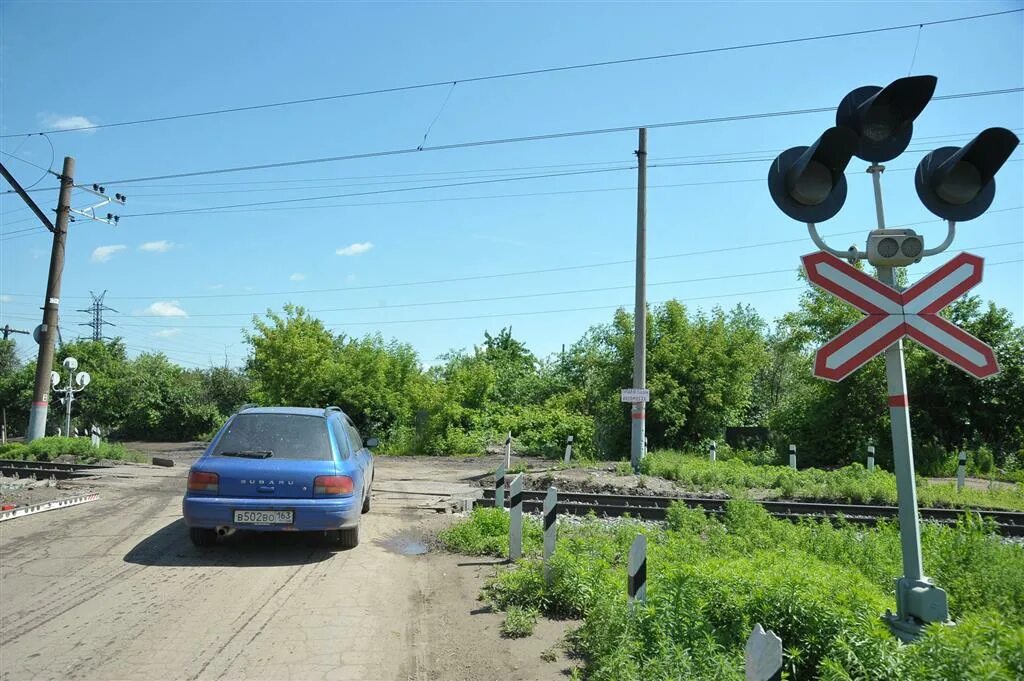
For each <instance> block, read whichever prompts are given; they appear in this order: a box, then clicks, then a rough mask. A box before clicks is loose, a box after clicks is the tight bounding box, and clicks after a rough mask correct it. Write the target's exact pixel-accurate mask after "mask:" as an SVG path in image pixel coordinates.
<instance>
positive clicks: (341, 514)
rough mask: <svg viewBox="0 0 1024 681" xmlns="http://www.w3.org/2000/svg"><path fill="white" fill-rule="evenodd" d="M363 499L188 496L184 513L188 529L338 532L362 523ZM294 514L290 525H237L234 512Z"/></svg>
mask: <svg viewBox="0 0 1024 681" xmlns="http://www.w3.org/2000/svg"><path fill="white" fill-rule="evenodd" d="M361 507H362V500H361V499H360V498H359V496H358V495H352V496H351V497H344V498H340V499H261V498H243V497H201V496H186V497H185V498H184V499H183V500H182V502H181V512H182V515H184V516H185V524H186V525H188V526H189V527H211V528H212V527H233V528H236V529H239V530H255V531H257V532H288V531H307V530H337V529H340V528H346V527H355V526H356V525H358V524H359V516H360V515H361V513H360V510H361ZM236 510H239V511H254V510H260V511H294V516H293V520H294V522H293V523H292V524H291V525H249V524H236V523H235V522H234V515H235V514H234V511H236Z"/></svg>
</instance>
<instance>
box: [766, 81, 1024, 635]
mask: <svg viewBox="0 0 1024 681" xmlns="http://www.w3.org/2000/svg"><path fill="white" fill-rule="evenodd" d="M936 82H937V79H936V78H935V77H934V76H914V77H910V78H900V79H899V80H897V81H895V82H893V83H891V84H890V85H888V86H886V87H879V86H876V85H871V86H865V87H861V88H857V89H856V90H854V91H852V92H850V93H849V94H848V95H846V97H844V98H843V100H842V102H841V103H840V105H839V107H838V109H837V111H836V127H834V128H830V129H829V130H827V131H826V132H825V134H824V135H822V137H821V138H820V139H819V140H818V142H817V143H815V145H813V146H811V147H795V148H793V149H789V150H787V151H784V152H783V153H782V154H780V155H779V157H778V158H776V159H775V161H774V162H773V163H772V166H771V168H770V170H769V172H768V188H769V191H770V192H771V196H772V199H774V201H775V203H776V205H777V206H778V207H779V209H780V210H782V212H783V213H785V214H786V215H787V216H789V217H790V218H792V219H794V220H797V221H799V222H804V223H806V225H807V231H808V233H809V234H810V237H811V239H812V240H813V241H814V243H815V245H816V246H818V248H820V249H821V250H822V251H824V252H825V253H820V254H813V255H811V256H805V259H804V262H805V266H807V265H808V263H809V262H810V263H812V264H813V265H814V266H815V271H814V276H813V277H811V271H810V269H808V276H809V278H812V281H814V283H815V284H816V285H818V286H821V287H822V288H826V289H827V290H829V291H830V292H832V293H834V294H836V295H839V296H840V297H842V298H843V299H844V300H847V301H848V302H852V301H857V303H854V304H855V305H856V306H857V307H858V308H859V309H861V310H862V311H865V312H867V313H868V314H869V315H870V316H871V317H872V320H871V321H865V320H862V322H859V323H858V324H855V325H854V326H853V327H850V328H848V329H847V330H845V331H844V332H843V333H841V334H840V335H839V336H837V337H836V338H834V339H833V340H832V341H830V342H829V343H827V344H826V345H825V346H824V347H823V348H822V349H821V350H819V353H818V356H817V357H816V360H815V369H814V373H815V375H816V376H819V377H821V378H826V379H829V380H842V379H843V378H845V377H846V376H847V375H849V373H852V371H854V370H856V368H857V367H859V366H861V365H863V363H864V362H866V361H867V360H868V359H870V358H871V357H872V356H874V355H875V354H878V353H879V352H882V351H883V350H884V352H885V372H886V381H887V384H888V386H887V387H888V396H889V397H888V402H889V417H890V428H891V433H892V450H893V467H894V469H895V473H896V486H897V498H898V504H899V525H900V542H901V547H902V553H903V576H902V577H900V578H899V579H897V580H896V614H893V613H891V612H889V613H886V616H885V619H886V621H887V622H888V624H889V627H890V629H891V630H892V631H893V633H894V634H896V636H898V637H899V638H901V639H902V640H904V641H912V640H914V639H916V638H917V637H918V636H919V635H920V633H921V631H922V629H923V627H924V625H926V624H928V623H930V622H947V621H948V620H949V606H948V602H947V597H946V592H945V591H943V590H942V589H940V588H939V587H937V586H935V585H934V584H932V582H931V580H930V579H929V578H928V577H926V576H925V574H924V568H923V565H922V559H921V536H920V527H919V524H918V522H919V521H918V514H917V490H916V488H915V481H914V458H913V447H912V441H911V431H910V412H909V404H908V400H907V387H906V372H905V370H904V364H903V340H902V338H903V336H910V337H913V338H915V339H916V340H918V341H919V342H921V343H922V344H924V345H925V346H926V347H928V348H929V349H931V350H932V351H934V352H937V353H938V354H940V355H941V356H943V357H945V358H947V359H950V361H953V362H954V363H955V364H956V365H957V366H960V367H961V368H963V369H964V370H965V371H968V372H969V373H972V374H973V375H975V376H977V377H979V378H982V377H987V376H990V375H992V374H994V373H995V372H996V371H998V365H997V364H996V362H995V356H994V354H992V352H991V348H988V346H985V345H984V344H983V343H981V341H978V340H977V339H975V338H973V337H972V336H970V335H969V334H967V333H966V332H964V331H962V330H961V329H959V328H956V327H954V326H953V325H952V324H949V323H948V322H946V321H944V320H941V319H940V318H939V315H938V312H939V311H940V310H941V309H942V308H943V307H945V305H948V304H949V302H951V301H952V300H953V299H954V298H955V297H958V296H959V295H961V294H962V293H963V292H964V291H965V290H967V288H970V286H971V285H973V283H976V282H977V281H978V280H980V276H981V259H980V258H977V256H970V255H968V254H961V255H960V256H957V258H955V259H954V260H959V261H960V263H947V265H945V266H943V267H942V268H939V270H936V272H934V273H933V274H932V275H929V277H926V278H925V280H923V281H922V282H920V283H919V284H917V285H915V287H914V290H913V291H908V292H907V296H906V297H904V295H903V291H902V290H901V289H900V288H899V287H898V286H897V285H896V281H895V275H894V271H893V268H894V267H901V266H906V265H909V264H911V263H915V262H920V261H921V259H922V258H925V257H928V256H931V255H937V254H938V253H941V252H943V251H944V250H946V249H947V248H949V246H950V245H951V244H952V242H953V237H954V236H955V233H956V222H955V221H957V220H960V221H963V220H971V219H974V218H976V217H978V216H979V215H981V214H982V213H984V212H985V210H987V209H988V207H989V205H991V203H992V199H993V197H994V196H995V181H994V179H993V178H994V176H995V174H996V172H998V171H999V169H1000V168H1001V167H1002V166H1003V164H1004V163H1005V162H1006V160H1007V159H1008V158H1009V156H1010V154H1011V153H1012V152H1013V150H1014V149H1015V148H1016V147H1017V144H1018V143H1019V140H1018V139H1017V137H1016V135H1014V134H1013V133H1012V132H1010V131H1009V130H1006V129H1003V128H989V129H988V130H985V131H984V132H982V133H981V134H980V135H978V136H977V137H976V138H974V140H972V141H971V142H969V143H968V144H966V145H965V146H963V147H960V148H957V147H943V148H941V149H937V150H935V151H933V152H932V153H930V154H928V156H926V157H925V158H924V159H923V160H922V161H921V164H920V165H919V166H918V168H917V173H916V177H915V186H916V188H917V194H918V196H919V197H920V199H921V202H922V203H923V204H924V205H925V207H926V208H928V210H930V211H931V212H932V213H934V214H936V215H938V216H939V217H941V218H944V219H945V220H947V225H948V229H947V234H946V238H945V239H944V240H943V242H942V243H941V244H939V245H938V246H936V247H934V248H925V244H924V239H923V237H922V236H920V235H919V234H917V233H916V232H914V231H913V230H910V229H886V227H885V214H884V211H883V207H882V184H881V176H882V172H883V171H884V170H885V167H884V166H882V165H880V162H882V161H889V160H892V159H894V158H896V157H897V156H899V155H900V154H901V153H903V151H904V150H906V148H907V146H908V145H909V144H910V140H911V137H912V136H913V122H914V120H915V119H916V118H917V117H918V116H919V115H920V114H921V112H922V111H923V110H924V108H925V107H926V106H927V104H928V102H929V100H930V99H931V97H932V94H933V93H934V91H935V85H936ZM840 129H841V130H845V131H847V133H846V134H845V135H844V134H842V133H839V132H835V131H837V130H840ZM851 139H852V141H851ZM851 145H852V148H851ZM849 155H855V156H857V157H858V158H861V159H863V160H865V161H869V162H870V165H869V166H868V168H867V172H868V173H870V174H871V177H872V184H873V187H874V197H875V213H876V219H877V229H874V230H871V231H870V232H869V234H868V238H867V244H866V250H865V251H861V250H859V249H858V248H857V247H856V246H851V247H850V249H849V250H847V251H841V250H838V249H834V248H831V247H830V246H828V244H826V243H825V241H824V240H823V239H822V238H821V236H820V235H819V234H818V231H817V227H816V225H815V223H816V222H822V221H824V220H827V219H829V218H831V217H833V216H835V215H836V213H838V212H839V210H840V209H841V208H842V205H843V201H844V200H845V198H846V180H845V178H844V177H842V176H841V175H842V173H843V171H844V170H845V168H846V164H847V162H848V161H849V160H850V159H849ZM844 156H845V160H843V159H844ZM816 163H817V166H820V167H816V166H815V164H816ZM826 253H827V254H829V255H831V256H835V257H836V258H843V259H846V260H848V261H850V263H851V264H854V263H856V262H857V261H858V260H860V259H867V260H868V262H870V263H871V264H872V265H874V266H875V268H876V271H877V279H878V281H879V282H881V284H884V285H885V287H884V288H881V289H879V288H877V285H875V284H874V283H873V282H872V281H871V279H870V278H868V277H866V276H865V275H864V274H863V273H861V272H860V271H858V270H856V269H855V268H853V267H850V266H849V265H846V264H845V263H843V262H841V261H839V260H836V259H835V258H829V256H828V255H825V254H826ZM828 260H831V262H828ZM972 263H976V265H974V264H972ZM960 264H962V265H963V267H960ZM951 265H956V267H957V268H959V269H955V271H953V275H954V277H961V278H962V279H963V281H960V280H958V281H959V282H960V283H958V284H954V285H953V286H950V287H947V288H948V291H954V292H955V294H948V291H947V293H942V294H936V296H938V298H937V299H936V300H931V299H930V298H928V296H927V295H923V296H919V297H918V298H917V299H916V300H914V299H913V297H914V296H915V295H916V294H919V293H921V292H922V291H925V290H926V289H927V288H928V287H929V286H932V287H935V288H934V289H932V290H940V287H939V286H938V284H937V283H936V281H940V280H943V279H945V278H946V277H945V274H943V273H942V272H940V270H946V271H950V266H951ZM975 267H976V269H972V268H975ZM960 270H963V271H962V272H961V271H960ZM972 271H973V272H976V275H977V276H976V278H975V279H973V283H971V276H973V275H970V273H971V272H972ZM964 273H967V274H964ZM937 275H939V276H938V278H937ZM858 278H864V279H866V280H867V283H870V284H871V286H868V287H866V286H863V285H861V286H858V283H857V280H858ZM932 279H936V281H930V280H932ZM855 289H856V290H858V291H860V292H861V293H863V295H864V296H866V297H860V298H857V297H856V296H855V295H854V294H853V291H854V290H855ZM941 290H943V291H946V290H947V289H941ZM874 327H877V328H874ZM953 332H955V333H953ZM943 334H945V336H943ZM946 336H948V337H950V338H952V339H953V340H952V341H948V339H947V338H946ZM872 339H874V340H872ZM945 342H949V343H951V344H952V345H953V346H955V347H956V348H958V349H961V350H963V349H965V348H966V349H973V350H977V351H978V352H976V353H975V354H977V355H978V356H979V357H982V360H975V361H974V363H973V364H972V363H971V362H969V361H967V360H965V358H964V357H963V356H960V355H957V354H956V352H954V351H951V350H950V349H949V347H948V346H947V347H945V348H943V347H942V345H943V343H945ZM951 357H952V359H951ZM822 358H825V360H826V361H820V360H822ZM986 358H987V359H986ZM833 360H834V361H833ZM989 360H990V361H989ZM829 362H832V364H829ZM982 365H983V366H982Z"/></svg>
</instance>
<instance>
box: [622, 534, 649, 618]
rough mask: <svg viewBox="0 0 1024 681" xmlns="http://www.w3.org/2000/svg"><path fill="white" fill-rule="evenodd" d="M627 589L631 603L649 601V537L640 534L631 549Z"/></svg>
mask: <svg viewBox="0 0 1024 681" xmlns="http://www.w3.org/2000/svg"><path fill="white" fill-rule="evenodd" d="M627 570H628V572H627V573H626V576H627V581H626V585H627V586H626V588H627V590H628V593H629V602H630V603H633V601H645V600H647V535H645V534H638V535H637V536H636V539H634V540H633V545H632V546H630V547H629V565H628V568H627Z"/></svg>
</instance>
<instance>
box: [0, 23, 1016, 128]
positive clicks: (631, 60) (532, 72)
mask: <svg viewBox="0 0 1024 681" xmlns="http://www.w3.org/2000/svg"><path fill="white" fill-rule="evenodd" d="M1021 11H1024V10H1021V9H1010V10H1002V11H999V12H988V13H985V14H974V15H970V16H964V17H951V18H949V19H937V20H934V21H925V22H917V23H912V24H901V25H895V26H883V27H878V28H868V29H861V30H856V31H843V32H839V33H828V34H821V35H813V36H802V37H798V38H784V39H780V40H769V41H763V42H757V43H744V44H740V45H725V46H721V47H710V48H703V49H698V50H686V51H680V52H668V53H663V54H654V55H646V56H641V57H628V58H623V59H610V60H604V61H594V62H585V63H582V64H568V65H562V66H549V67H544V68H538V69H527V70H522V71H509V72H505V73H495V74H489V75H485V76H472V77H466V78H445V79H444V80H438V81H432V82H425V83H417V84H413V85H401V86H395V87H387V88H377V89H372V90H363V91H358V92H345V93H339V94H333V95H322V96H319V97H307V98H303V99H290V100H284V101H279V102H269V103H264V104H252V105H248V106H237V107H230V108H223V109H212V110H207V111H195V112H191V113H183V114H174V115H168V116H154V117H150V118H142V119H136V120H129V121H117V122H113V123H98V124H93V125H85V126H76V127H68V128H62V129H60V130H50V131H46V132H51V133H58V132H77V131H82V130H99V129H102V128H115V127H125V126H130V125H143V124H150V123H158V122H164V121H173V120H181V119H188V118H199V117H204V116H216V115H222V114H228V113H239V112H245V111H256V110H260V109H271V108H277V107H284V106H294V105H298V104H311V103H315V102H325V101H331V100H338V99H348V98H353V97H365V96H369V95H379V94H387V93H395V92H406V91H410V90H420V89H424V88H434V87H441V86H445V85H448V86H450V85H452V83H455V82H457V83H461V84H466V83H479V82H485V81H490V80H499V79H504V78H521V77H524V76H536V75H542V74H548V73H559V72H565V71H578V70H582V69H590V68H597V67H605V66H617V65H622V64H635V63H641V62H650V61H657V60H664V59H676V58H680V57H691V56H697V55H705V54H716V53H722V52H732V51H738V50H749V49H756V48H763V47H779V46H782V45H793V44H797V43H805V42H812V41H821V40H832V39H836V38H848V37H856V36H862V35H871V34H876V33H886V32H892V31H901V30H907V29H912V28H920V27H924V26H937V25H940V24H951V23H958V22H962V21H972V20H976V19H987V18H991V17H997V16H1003V15H1006V14H1015V13H1018V12H1021ZM25 134H30V133H10V134H4V135H0V138H6V137H20V136H22V135H25Z"/></svg>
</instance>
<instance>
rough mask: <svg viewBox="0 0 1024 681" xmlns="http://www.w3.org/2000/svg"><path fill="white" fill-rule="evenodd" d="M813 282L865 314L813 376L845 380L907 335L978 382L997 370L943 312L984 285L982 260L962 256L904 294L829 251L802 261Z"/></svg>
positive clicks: (833, 343)
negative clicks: (982, 282)
mask: <svg viewBox="0 0 1024 681" xmlns="http://www.w3.org/2000/svg"><path fill="white" fill-rule="evenodd" d="M802 260H803V263H804V268H805V269H806V270H807V278H808V279H810V280H811V283H812V284H814V285H815V286H817V287H818V288H821V289H823V290H825V291H828V292H829V293H832V294H833V295H835V296H836V297H837V298H840V299H842V300H844V301H846V302H847V303H849V304H851V305H853V306H854V307H856V308H857V309H858V310H860V311H861V312H863V313H865V314H866V315H867V316H866V317H864V318H863V319H861V320H860V321H859V322H857V323H856V324H854V325H853V326H851V327H849V328H847V329H846V330H845V331H843V332H842V333H840V334H839V335H838V336H836V337H835V338H833V339H832V340H830V341H829V342H828V343H826V344H825V345H823V346H822V347H821V349H820V350H818V353H817V355H816V356H815V359H814V375H815V376H817V377H818V378H824V379H826V380H829V381H841V380H843V379H844V378H846V377H847V376H849V375H850V374H852V373H853V372H854V371H856V370H857V369H859V368H860V367H862V366H864V364H866V363H867V362H868V360H870V359H871V358H872V357H874V356H876V355H877V354H879V353H880V352H882V351H884V350H885V349H886V348H887V347H889V346H890V345H892V344H893V343H895V342H896V341H897V340H899V339H901V338H903V337H904V336H906V337H909V338H913V339H914V340H916V341H917V342H918V343H920V344H921V345H923V346H925V347H926V348H928V349H929V350H931V351H932V352H934V353H935V354H937V355H938V356H939V357H942V358H943V359H945V360H946V361H948V362H950V363H951V364H953V365H954V366H957V367H960V368H961V369H963V370H964V371H966V372H967V373H969V374H971V375H972V376H974V377H975V378H988V377H989V376H992V375H994V374H996V373H997V372H998V371H999V365H998V364H997V363H996V356H995V353H994V352H993V351H992V348H991V347H989V346H988V345H986V344H985V343H983V342H981V341H980V340H978V339H977V338H975V337H974V336H972V335H970V334H969V333H967V332H966V331H964V330H963V329H961V328H960V327H958V326H956V325H955V324H953V323H952V322H949V321H947V320H945V319H943V318H942V317H940V316H939V312H940V311H941V310H942V309H943V308H945V307H946V306H948V305H949V304H950V303H951V302H953V301H954V300H955V299H957V298H959V297H960V296H961V295H962V294H963V293H965V292H966V291H968V290H970V289H971V288H973V287H974V286H976V285H977V284H978V283H980V282H981V270H982V262H983V261H982V259H981V258H979V257H978V256H976V255H970V254H968V253H961V254H960V255H958V256H956V257H955V258H953V259H952V260H950V261H949V262H947V263H946V264H945V265H943V266H942V267H940V268H938V269H937V270H935V271H934V272H932V273H931V274H929V275H928V276H927V277H925V278H924V279H922V280H921V281H919V282H917V283H916V284H914V285H913V286H911V287H910V288H908V289H906V290H904V291H898V290H896V289H893V288H890V287H888V286H886V285H885V284H882V283H881V282H879V281H878V280H877V279H875V278H873V277H869V276H868V275H866V274H864V273H863V272H861V271H860V270H858V269H857V268H856V267H853V266H852V265H848V264H847V263H845V262H843V261H842V260H840V259H839V258H836V257H835V256H833V255H829V254H828V253H822V252H820V251H819V252H818V253H812V254H810V255H805V256H804V257H803V258H802Z"/></svg>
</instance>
